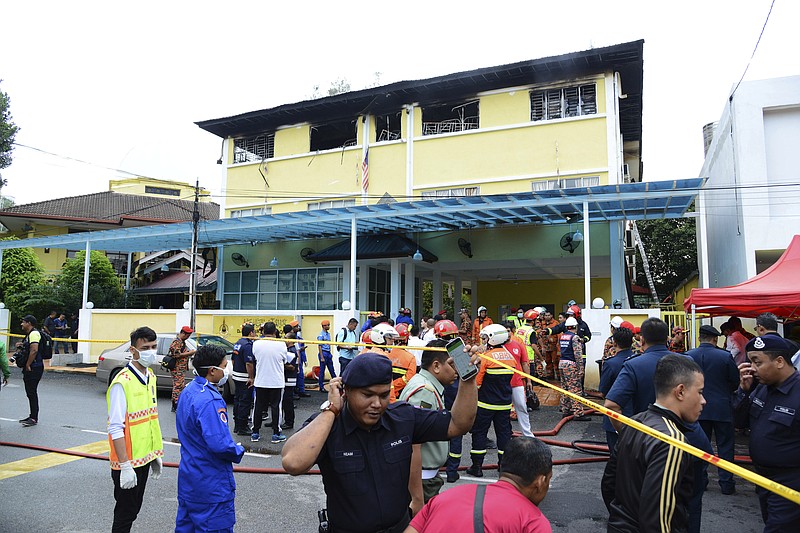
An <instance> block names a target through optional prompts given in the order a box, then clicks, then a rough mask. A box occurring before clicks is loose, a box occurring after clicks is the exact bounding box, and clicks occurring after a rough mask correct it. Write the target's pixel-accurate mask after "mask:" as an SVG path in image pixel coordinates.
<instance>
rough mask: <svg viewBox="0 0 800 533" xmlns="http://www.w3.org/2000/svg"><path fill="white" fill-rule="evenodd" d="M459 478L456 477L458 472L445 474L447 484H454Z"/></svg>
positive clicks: (458, 476)
mask: <svg viewBox="0 0 800 533" xmlns="http://www.w3.org/2000/svg"><path fill="white" fill-rule="evenodd" d="M460 477H461V476H460V475H458V472H448V473H447V482H448V483H455V482H456V481H458V480H459V478H460Z"/></svg>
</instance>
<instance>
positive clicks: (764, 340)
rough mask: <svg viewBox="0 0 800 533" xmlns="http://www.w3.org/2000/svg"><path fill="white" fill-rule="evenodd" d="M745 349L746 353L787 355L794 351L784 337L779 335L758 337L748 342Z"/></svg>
mask: <svg viewBox="0 0 800 533" xmlns="http://www.w3.org/2000/svg"><path fill="white" fill-rule="evenodd" d="M744 349H745V351H746V352H783V353H787V354H788V353H789V352H791V351H792V349H791V348H790V347H789V344H787V342H786V341H785V340H783V337H780V336H778V335H764V336H763V337H756V338H754V339H752V340H751V341H750V342H748V343H747V346H745V348H744Z"/></svg>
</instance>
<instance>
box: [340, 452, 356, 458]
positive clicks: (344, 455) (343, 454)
mask: <svg viewBox="0 0 800 533" xmlns="http://www.w3.org/2000/svg"><path fill="white" fill-rule="evenodd" d="M353 455H354V454H353V452H342V457H353Z"/></svg>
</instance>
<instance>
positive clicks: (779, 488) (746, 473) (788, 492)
mask: <svg viewBox="0 0 800 533" xmlns="http://www.w3.org/2000/svg"><path fill="white" fill-rule="evenodd" d="M431 349H433V348H431ZM439 349H440V350H441V348H439ZM480 356H481V358H482V359H486V360H487V361H488V360H491V361H493V362H494V363H495V364H498V365H500V366H503V367H505V368H508V369H509V370H512V371H514V372H515V373H517V374H519V375H521V376H524V377H526V378H528V379H530V380H531V381H533V382H536V383H538V384H540V385H542V386H545V387H549V388H551V389H553V390H556V391H558V392H560V393H561V394H564V395H565V396H568V397H569V398H572V399H573V400H575V401H578V402H581V403H582V404H584V405H586V406H587V407H590V408H592V409H594V410H595V411H597V412H599V413H602V414H604V415H607V416H609V417H611V418H613V419H615V420H619V421H620V422H622V423H623V424H625V425H626V426H630V427H632V428H634V429H636V430H637V431H641V432H642V433H645V434H647V435H650V436H651V437H653V438H655V439H658V440H660V441H662V442H665V443H667V444H669V445H670V446H674V447H676V448H678V449H680V450H681V451H684V452H686V453H688V454H690V455H694V456H695V457H698V458H700V459H702V460H703V461H706V462H708V463H710V464H712V465H714V466H717V467H719V468H722V469H723V470H727V471H728V472H730V473H732V474H736V475H737V476H739V477H741V478H744V479H746V480H747V481H749V482H750V483H753V484H755V485H758V486H759V487H762V488H764V489H767V490H768V491H770V492H774V493H775V494H777V495H779V496H783V497H784V498H786V499H787V500H790V501H792V502H794V503H797V504H800V492H798V491H796V490H793V489H790V488H789V487H786V486H784V485H781V484H780V483H776V482H775V481H772V480H771V479H768V478H765V477H764V476H762V475H759V474H757V473H755V472H752V471H750V470H748V469H746V468H742V467H741V466H739V465H736V464H733V463H730V462H728V461H726V460H725V459H720V458H719V457H717V456H716V455H712V454H710V453H707V452H704V451H703V450H700V449H698V448H695V447H694V446H692V445H691V444H687V443H685V442H683V441H679V440H677V439H675V438H674V437H670V436H669V435H666V434H664V433H661V432H660V431H656V430H655V429H653V428H651V427H650V426H646V425H644V424H642V423H641V422H638V421H636V420H633V419H631V418H628V417H627V416H625V415H622V414H620V413H617V412H616V411H612V410H611V409H608V408H606V407H604V406H602V405H600V404H597V403H594V402H593V401H591V400H589V399H587V398H584V397H582V396H580V395H578V394H575V393H573V392H569V391H566V390H564V389H562V388H560V387H557V386H555V385H553V384H551V383H547V382H546V381H543V380H541V379H539V378H535V377H533V376H531V375H530V374H526V373H525V372H522V371H521V370H518V369H516V368H513V367H511V366H509V365H507V364H505V363H504V362H503V361H498V360H496V359H492V358H491V357H489V356H487V355H485V354H483V353H481V354H480Z"/></svg>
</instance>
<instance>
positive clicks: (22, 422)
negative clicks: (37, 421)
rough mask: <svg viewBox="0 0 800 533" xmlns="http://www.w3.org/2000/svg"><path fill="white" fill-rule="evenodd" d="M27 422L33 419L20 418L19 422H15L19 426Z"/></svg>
mask: <svg viewBox="0 0 800 533" xmlns="http://www.w3.org/2000/svg"><path fill="white" fill-rule="evenodd" d="M29 420H33V419H32V418H31V417H29V416H28V417H25V418H20V419H19V420H17V422H19V423H20V424H24V423H25V422H27V421H29Z"/></svg>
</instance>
